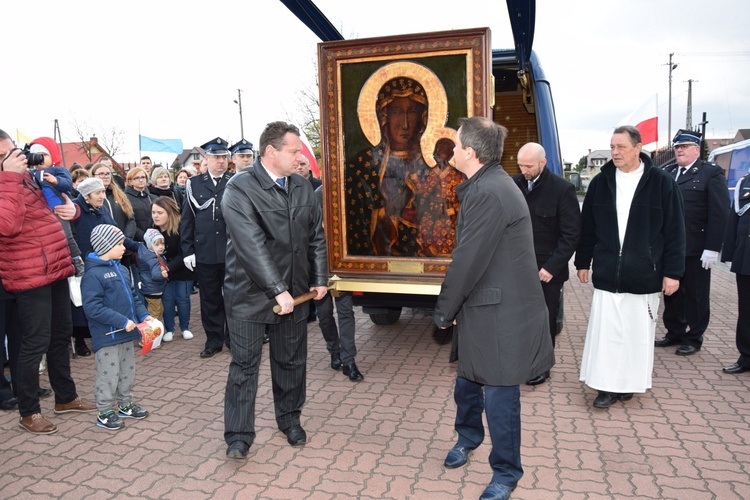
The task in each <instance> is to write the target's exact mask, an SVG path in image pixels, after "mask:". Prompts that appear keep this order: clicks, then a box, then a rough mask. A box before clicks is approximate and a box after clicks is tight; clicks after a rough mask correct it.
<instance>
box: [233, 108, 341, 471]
mask: <svg viewBox="0 0 750 500" xmlns="http://www.w3.org/2000/svg"><path fill="white" fill-rule="evenodd" d="M302 157H303V156H302V141H301V140H300V137H299V130H298V129H297V127H295V126H294V125H290V124H287V123H284V122H273V123H269V124H268V125H267V126H266V128H265V130H264V131H263V133H262V134H261V136H260V158H259V159H257V160H255V163H254V164H253V166H252V167H248V168H246V169H244V170H242V171H241V172H238V173H237V174H235V176H234V177H232V180H231V181H230V182H229V184H227V187H226V190H225V192H224V197H223V199H222V203H221V207H222V211H223V213H224V220H225V221H226V224H227V235H228V241H227V260H226V262H227V263H226V279H225V281H224V303H225V305H226V311H227V322H228V324H229V337H230V339H231V342H230V345H231V346H232V363H231V364H230V365H229V376H228V379H227V389H226V395H225V398H224V440H225V441H226V443H227V445H228V448H227V457H229V458H236V459H244V458H245V457H247V452H248V449H249V448H250V446H251V445H252V443H253V440H254V439H255V397H256V395H257V392H258V369H259V366H260V360H261V354H262V352H263V336H264V334H265V333H266V331H268V333H269V337H270V339H271V341H270V343H269V346H270V351H269V354H270V361H271V382H272V385H273V400H274V409H275V413H276V425H277V426H278V428H279V430H281V431H282V432H283V433H284V434H286V438H287V441H288V442H289V444H291V445H292V446H300V445H303V444H305V443H306V442H307V434H306V433H305V431H304V429H303V428H302V426H301V425H300V415H301V413H302V406H303V405H304V403H305V389H306V387H305V384H306V378H305V371H306V368H307V315H308V304H307V303H302V304H300V305H298V306H296V307H295V304H294V297H297V296H299V295H302V294H304V293H306V292H308V291H315V292H316V296H315V299H318V300H319V299H322V298H323V297H324V296H325V294H326V291H327V286H326V285H327V284H328V271H327V268H326V246H325V236H324V233H323V221H322V214H321V210H320V208H319V205H318V204H317V203H316V202H315V198H314V196H315V195H314V194H313V188H312V185H311V184H310V183H309V182H308V181H307V180H306V179H304V178H302V177H301V176H299V175H298V174H296V173H295V172H296V167H297V164H298V163H299V161H300V160H301V158H302ZM275 305H278V306H279V307H280V312H279V314H278V315H277V314H275V313H274V312H273V307H274V306H275Z"/></svg>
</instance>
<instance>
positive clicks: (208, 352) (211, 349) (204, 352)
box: [201, 347, 221, 358]
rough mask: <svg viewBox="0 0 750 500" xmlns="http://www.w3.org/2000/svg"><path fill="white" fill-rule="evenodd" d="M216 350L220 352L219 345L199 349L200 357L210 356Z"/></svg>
mask: <svg viewBox="0 0 750 500" xmlns="http://www.w3.org/2000/svg"><path fill="white" fill-rule="evenodd" d="M217 352H221V347H206V348H205V349H203V350H202V351H201V358H210V357H211V356H213V355H214V354H216V353H217Z"/></svg>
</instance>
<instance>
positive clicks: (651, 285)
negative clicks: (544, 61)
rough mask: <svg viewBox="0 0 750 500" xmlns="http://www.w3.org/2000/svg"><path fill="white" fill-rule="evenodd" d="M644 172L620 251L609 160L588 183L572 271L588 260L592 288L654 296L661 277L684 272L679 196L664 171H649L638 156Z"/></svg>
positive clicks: (648, 162)
mask: <svg viewBox="0 0 750 500" xmlns="http://www.w3.org/2000/svg"><path fill="white" fill-rule="evenodd" d="M641 161H643V163H644V171H643V175H642V176H641V180H640V181H639V182H638V186H637V187H636V189H635V195H634V196H633V202H632V203H631V206H630V216H629V218H628V227H627V230H626V235H625V241H624V242H623V245H622V248H620V236H619V231H618V226H617V207H616V204H615V192H616V186H615V171H616V170H617V168H616V167H615V164H614V163H613V162H612V161H608V162H607V163H606V164H605V165H604V166H603V167H602V170H601V172H600V173H599V175H597V176H595V177H594V178H593V179H591V183H590V184H589V188H588V191H587V192H586V198H585V199H584V201H583V210H582V212H581V220H582V224H581V226H582V229H583V233H582V237H581V244H580V245H578V250H577V251H576V257H575V266H576V269H588V268H589V267H590V266H591V261H592V260H593V268H592V276H591V281H592V283H593V284H594V288H598V289H599V290H604V291H607V292H612V293H635V294H648V293H657V292H660V291H661V289H662V281H663V278H664V277H665V276H666V277H667V278H672V279H675V280H678V279H680V278H681V277H682V274H683V273H684V272H685V223H684V221H683V215H682V196H680V191H679V189H678V188H677V184H676V183H675V181H674V178H672V177H671V176H670V175H669V174H668V173H667V172H665V171H664V170H662V169H660V168H654V167H653V165H652V163H651V159H650V158H649V157H648V155H645V154H643V153H641Z"/></svg>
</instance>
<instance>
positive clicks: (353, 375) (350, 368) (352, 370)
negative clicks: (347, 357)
mask: <svg viewBox="0 0 750 500" xmlns="http://www.w3.org/2000/svg"><path fill="white" fill-rule="evenodd" d="M343 372H344V375H346V376H347V377H349V380H351V381H352V382H359V381H360V380H364V379H365V376H364V375H362V374H361V373H360V372H359V370H358V369H357V365H356V364H355V363H349V364H348V365H344V369H343Z"/></svg>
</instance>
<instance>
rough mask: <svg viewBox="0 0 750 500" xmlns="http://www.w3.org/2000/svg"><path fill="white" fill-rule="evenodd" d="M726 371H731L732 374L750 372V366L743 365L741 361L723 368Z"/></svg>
mask: <svg viewBox="0 0 750 500" xmlns="http://www.w3.org/2000/svg"><path fill="white" fill-rule="evenodd" d="M722 371H723V372H724V373H731V374H732V375H735V374H737V373H745V372H750V368H748V367H746V366H742V365H741V364H739V363H735V364H733V365H732V366H727V367H726V368H724V369H723V370H722Z"/></svg>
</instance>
